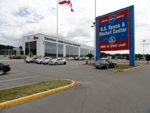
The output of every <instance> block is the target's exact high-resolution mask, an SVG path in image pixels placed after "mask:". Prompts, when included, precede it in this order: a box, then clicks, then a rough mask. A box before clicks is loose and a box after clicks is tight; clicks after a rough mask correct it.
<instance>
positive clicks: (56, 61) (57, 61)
mask: <svg viewBox="0 0 150 113" xmlns="http://www.w3.org/2000/svg"><path fill="white" fill-rule="evenodd" d="M66 63H67V61H66V60H65V59H64V58H56V59H52V60H51V61H50V62H49V64H51V65H58V64H64V65H66Z"/></svg>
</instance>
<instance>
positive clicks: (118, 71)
mask: <svg viewBox="0 0 150 113" xmlns="http://www.w3.org/2000/svg"><path fill="white" fill-rule="evenodd" d="M139 67H142V65H140V66H137V67H133V68H129V69H124V70H122V71H118V70H111V71H113V72H125V71H129V70H132V69H135V68H139Z"/></svg>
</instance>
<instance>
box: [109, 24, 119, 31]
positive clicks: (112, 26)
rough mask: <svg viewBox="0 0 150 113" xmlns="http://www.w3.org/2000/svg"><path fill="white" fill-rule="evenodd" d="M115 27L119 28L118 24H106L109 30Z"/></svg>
mask: <svg viewBox="0 0 150 113" xmlns="http://www.w3.org/2000/svg"><path fill="white" fill-rule="evenodd" d="M116 28H120V24H116V25H109V26H108V29H109V30H112V29H116Z"/></svg>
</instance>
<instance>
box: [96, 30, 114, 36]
mask: <svg viewBox="0 0 150 113" xmlns="http://www.w3.org/2000/svg"><path fill="white" fill-rule="evenodd" d="M111 34H112V31H105V32H99V36H105V35H111Z"/></svg>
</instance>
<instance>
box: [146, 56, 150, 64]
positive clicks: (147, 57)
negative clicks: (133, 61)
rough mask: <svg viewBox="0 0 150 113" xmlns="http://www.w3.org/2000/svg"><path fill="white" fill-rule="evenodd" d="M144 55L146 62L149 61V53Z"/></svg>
mask: <svg viewBox="0 0 150 113" xmlns="http://www.w3.org/2000/svg"><path fill="white" fill-rule="evenodd" d="M145 57H146V61H147V63H149V61H150V55H148V54H147V55H145Z"/></svg>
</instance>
